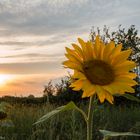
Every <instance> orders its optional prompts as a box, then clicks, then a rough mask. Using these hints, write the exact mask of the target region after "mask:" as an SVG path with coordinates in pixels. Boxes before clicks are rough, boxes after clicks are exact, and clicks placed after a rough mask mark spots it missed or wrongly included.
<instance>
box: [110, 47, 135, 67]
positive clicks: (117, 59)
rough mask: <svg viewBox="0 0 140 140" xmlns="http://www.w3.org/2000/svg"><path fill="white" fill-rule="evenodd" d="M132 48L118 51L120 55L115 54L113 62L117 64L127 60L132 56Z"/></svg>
mask: <svg viewBox="0 0 140 140" xmlns="http://www.w3.org/2000/svg"><path fill="white" fill-rule="evenodd" d="M131 52H132V50H130V49H129V50H126V51H122V52H120V53H118V55H116V56H115V58H114V59H113V62H112V64H113V65H116V64H119V63H122V62H123V61H126V60H127V58H128V57H129V56H130V54H131Z"/></svg>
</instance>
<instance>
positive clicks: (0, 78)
mask: <svg viewBox="0 0 140 140" xmlns="http://www.w3.org/2000/svg"><path fill="white" fill-rule="evenodd" d="M11 78H12V76H11V75H6V74H0V86H2V85H5V84H6V83H7V82H8V81H9V80H11Z"/></svg>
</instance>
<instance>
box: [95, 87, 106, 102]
mask: <svg viewBox="0 0 140 140" xmlns="http://www.w3.org/2000/svg"><path fill="white" fill-rule="evenodd" d="M96 91H97V96H98V98H99V100H100V102H101V103H103V102H104V100H105V92H104V90H103V89H102V88H101V87H100V86H96Z"/></svg>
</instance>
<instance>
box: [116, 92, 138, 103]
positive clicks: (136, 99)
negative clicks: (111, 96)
mask: <svg viewBox="0 0 140 140" xmlns="http://www.w3.org/2000/svg"><path fill="white" fill-rule="evenodd" d="M115 96H117V97H119V96H123V97H125V98H126V99H128V100H131V101H136V102H140V99H138V98H137V97H135V96H133V95H130V94H123V95H119V94H116V95H115Z"/></svg>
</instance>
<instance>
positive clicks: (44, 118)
mask: <svg viewBox="0 0 140 140" xmlns="http://www.w3.org/2000/svg"><path fill="white" fill-rule="evenodd" d="M72 109H76V110H77V111H79V112H80V113H81V114H82V115H83V116H84V117H86V115H85V113H84V112H83V111H82V110H81V109H80V108H78V107H77V106H76V105H75V103H74V102H72V101H71V102H69V103H68V104H67V105H64V106H61V107H58V108H56V109H55V110H53V111H51V112H49V113H47V114H46V115H44V116H42V117H41V118H40V119H39V120H38V121H37V122H35V123H34V124H33V125H35V124H39V123H42V122H44V121H47V120H48V119H50V118H52V117H53V116H55V115H57V114H59V113H62V112H64V111H68V110H72ZM85 119H86V118H85Z"/></svg>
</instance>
